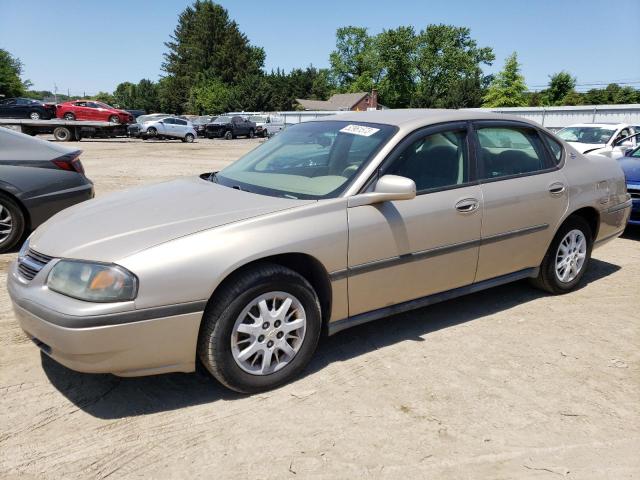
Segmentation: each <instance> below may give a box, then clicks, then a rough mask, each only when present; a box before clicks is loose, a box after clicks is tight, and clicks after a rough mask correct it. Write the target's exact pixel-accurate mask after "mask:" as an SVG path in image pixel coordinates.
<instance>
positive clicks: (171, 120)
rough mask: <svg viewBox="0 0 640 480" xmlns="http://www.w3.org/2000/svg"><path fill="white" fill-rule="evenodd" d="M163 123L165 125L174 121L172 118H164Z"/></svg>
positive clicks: (173, 123)
mask: <svg viewBox="0 0 640 480" xmlns="http://www.w3.org/2000/svg"><path fill="white" fill-rule="evenodd" d="M163 123H166V124H167V125H175V123H176V121H175V120H174V119H173V118H165V119H164V120H163Z"/></svg>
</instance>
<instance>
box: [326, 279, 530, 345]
mask: <svg viewBox="0 0 640 480" xmlns="http://www.w3.org/2000/svg"><path fill="white" fill-rule="evenodd" d="M539 271H540V269H539V268H527V269H524V270H520V271H518V272H514V273H509V274H507V275H502V276H500V277H496V278H491V279H489V280H483V281H482V282H478V283H472V284H471V285H466V286H464V287H459V288H454V289H453V290H447V291H446V292H441V293H436V294H434V295H428V296H426V297H422V298H418V299H416V300H410V301H408V302H403V303H399V304H397V305H392V306H390V307H385V308H380V309H378V310H373V311H371V312H365V313H361V314H359V315H354V316H353V317H348V318H345V319H343V320H337V321H335V322H331V323H329V335H333V334H335V333H338V332H340V331H342V330H345V329H347V328H351V327H355V326H356V325H361V324H363V323H367V322H372V321H374V320H379V319H381V318H385V317H389V316H391V315H397V314H398V313H403V312H407V311H409V310H415V309H417V308H422V307H426V306H428V305H433V304H434V303H439V302H444V301H446V300H451V299H453V298H457V297H460V296H463V295H467V294H470V293H475V292H479V291H481V290H486V289H488V288H492V287H497V286H499V285H504V284H505V283H511V282H515V281H516V280H522V279H523V278H530V277H536V276H538V273H539Z"/></svg>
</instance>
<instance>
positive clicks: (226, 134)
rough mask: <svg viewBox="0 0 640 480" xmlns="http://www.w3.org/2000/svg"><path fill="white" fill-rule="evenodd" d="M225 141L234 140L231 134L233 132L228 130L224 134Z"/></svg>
mask: <svg viewBox="0 0 640 480" xmlns="http://www.w3.org/2000/svg"><path fill="white" fill-rule="evenodd" d="M224 139H225V140H232V139H233V133H231V130H227V131H226V132H225V133H224Z"/></svg>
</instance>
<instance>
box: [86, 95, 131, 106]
mask: <svg viewBox="0 0 640 480" xmlns="http://www.w3.org/2000/svg"><path fill="white" fill-rule="evenodd" d="M91 98H92V99H93V100H97V101H99V102H103V103H106V104H107V105H111V106H116V104H118V102H117V100H116V97H114V96H113V95H111V94H110V93H109V92H98V93H97V94H95V95H94V96H93V97H91ZM125 106H126V105H119V104H118V107H125Z"/></svg>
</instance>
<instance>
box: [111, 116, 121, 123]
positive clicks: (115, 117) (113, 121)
mask: <svg viewBox="0 0 640 480" xmlns="http://www.w3.org/2000/svg"><path fill="white" fill-rule="evenodd" d="M109 122H111V123H120V117H119V116H118V115H111V116H110V117H109Z"/></svg>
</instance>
